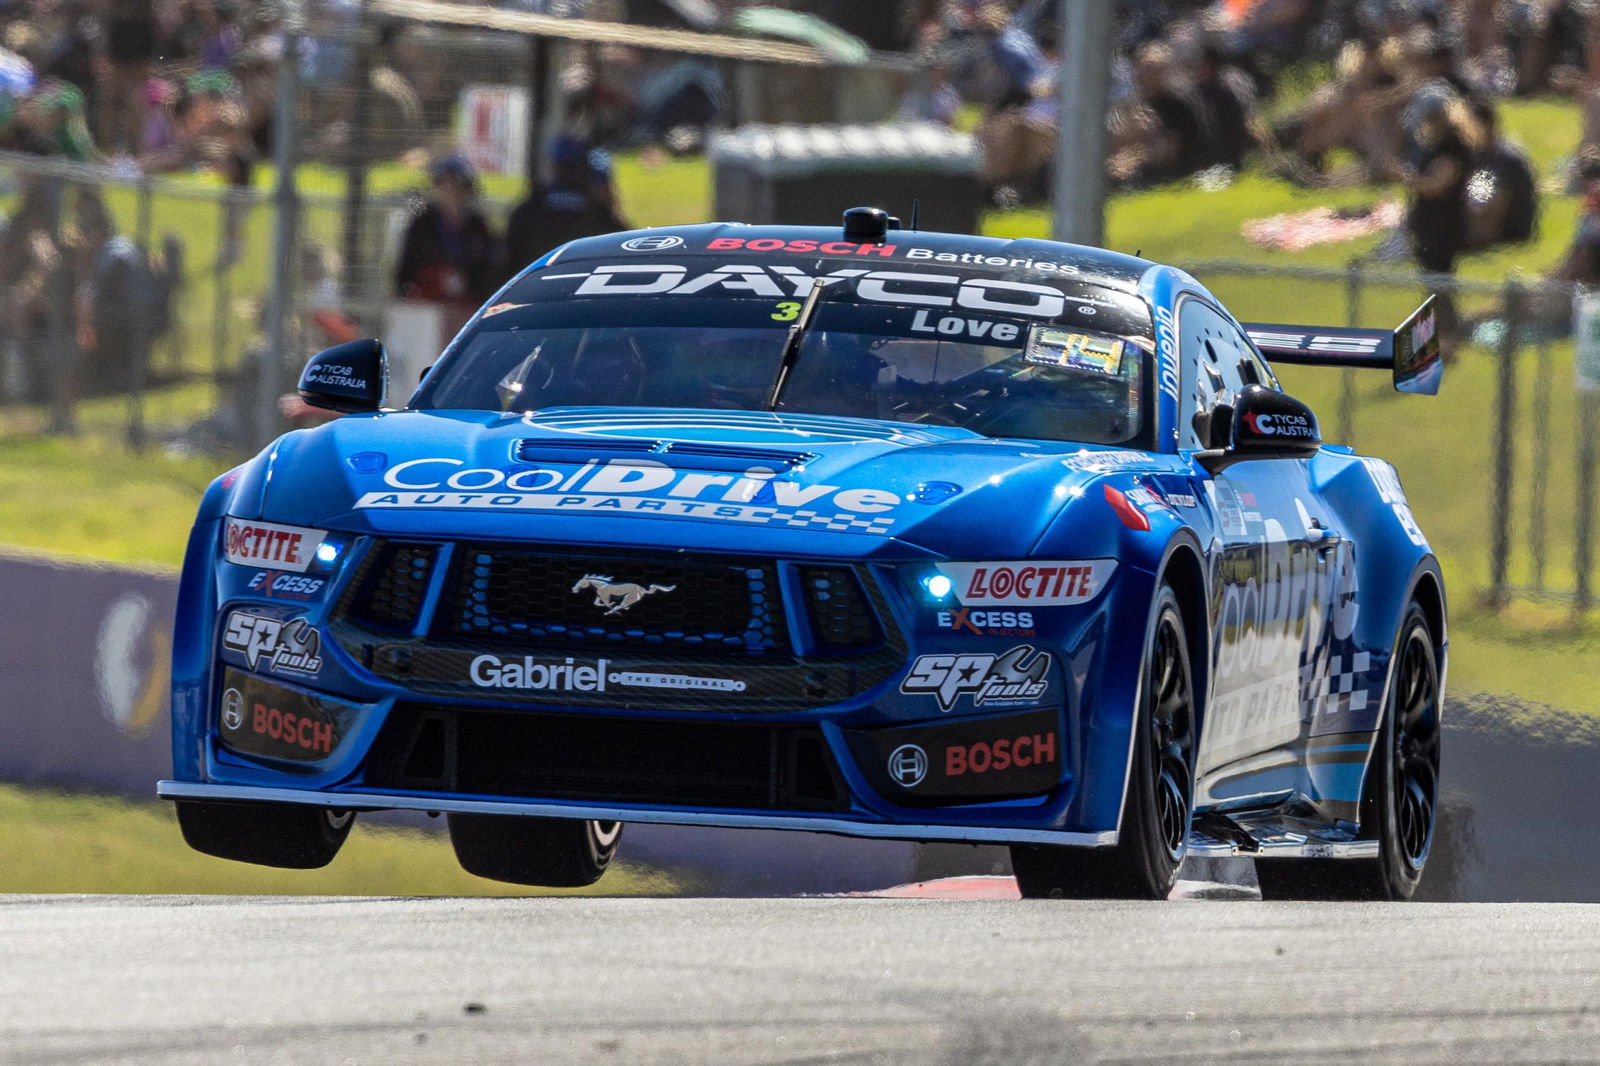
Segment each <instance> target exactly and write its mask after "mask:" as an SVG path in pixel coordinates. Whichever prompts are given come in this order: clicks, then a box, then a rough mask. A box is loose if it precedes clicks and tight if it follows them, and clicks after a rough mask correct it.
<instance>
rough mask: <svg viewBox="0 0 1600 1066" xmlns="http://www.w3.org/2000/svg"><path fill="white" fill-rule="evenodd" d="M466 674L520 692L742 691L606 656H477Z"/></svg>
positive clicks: (721, 681) (716, 680) (735, 684)
mask: <svg viewBox="0 0 1600 1066" xmlns="http://www.w3.org/2000/svg"><path fill="white" fill-rule="evenodd" d="M467 674H468V677H470V678H471V680H472V683H473V684H474V685H476V686H478V687H479V688H497V689H514V690H517V691H520V692H605V691H607V686H611V687H614V688H653V689H671V690H676V691H681V692H743V691H744V689H745V683H744V682H743V681H735V680H732V679H730V678H724V677H698V676H696V675H693V674H661V673H653V672H649V671H641V670H612V669H611V660H609V659H597V660H596V661H595V662H593V663H580V662H577V661H575V660H574V659H572V658H571V657H568V658H566V659H564V660H562V661H561V662H540V661H538V660H536V659H534V658H533V656H531V655H525V656H523V657H522V658H521V659H512V660H510V661H507V660H505V659H501V658H500V657H499V656H497V655H480V656H478V657H477V658H475V659H473V660H472V663H471V665H470V666H469V667H468V668H467Z"/></svg>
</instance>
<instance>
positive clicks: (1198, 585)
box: [1160, 536, 1211, 740]
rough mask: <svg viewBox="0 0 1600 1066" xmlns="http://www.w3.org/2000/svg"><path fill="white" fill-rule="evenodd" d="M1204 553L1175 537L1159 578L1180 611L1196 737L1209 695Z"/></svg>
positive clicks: (1191, 542) (1187, 539) (1186, 539)
mask: <svg viewBox="0 0 1600 1066" xmlns="http://www.w3.org/2000/svg"><path fill="white" fill-rule="evenodd" d="M1203 559H1204V553H1203V552H1202V551H1201V549H1200V545H1199V543H1198V542H1196V541H1194V540H1193V539H1192V538H1191V537H1187V536H1179V537H1174V538H1173V540H1172V543H1171V544H1169V545H1168V546H1167V551H1166V555H1165V556H1164V557H1163V559H1162V561H1161V571H1160V573H1161V577H1160V580H1161V581H1165V582H1167V583H1168V584H1170V585H1171V586H1172V591H1173V593H1174V594H1175V595H1176V596H1177V597H1178V606H1179V608H1180V609H1181V611H1182V612H1183V628H1184V633H1185V635H1186V636H1187V638H1188V641H1189V669H1190V670H1191V671H1192V674H1193V676H1192V677H1191V683H1192V684H1193V686H1194V694H1195V725H1196V739H1197V740H1198V734H1199V731H1200V729H1201V728H1203V726H1204V723H1205V717H1206V705H1207V703H1208V702H1209V698H1210V694H1211V616H1210V611H1209V610H1208V607H1207V604H1208V603H1209V596H1208V594H1207V589H1206V567H1205V563H1204V562H1203Z"/></svg>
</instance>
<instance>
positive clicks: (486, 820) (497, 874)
mask: <svg viewBox="0 0 1600 1066" xmlns="http://www.w3.org/2000/svg"><path fill="white" fill-rule="evenodd" d="M449 821H450V845H451V846H452V847H453V848H455V852H456V861H457V862H459V863H461V868H462V869H463V870H466V871H467V872H468V873H470V874H477V875H478V876H479V877H487V878H488V879H489V880H491V881H507V882H509V883H511V884H514V885H537V886H539V887H542V888H582V887H583V886H584V885H592V884H594V883H595V882H596V881H598V880H600V877H601V875H602V874H604V873H605V872H606V867H608V866H610V865H611V860H612V858H614V857H615V856H616V854H617V841H618V840H619V839H620V838H621V836H622V823H621V822H600V821H594V820H592V819H590V820H581V819H574V818H532V817H524V816H522V815H515V814H510V815H507V814H451V815H450V816H449Z"/></svg>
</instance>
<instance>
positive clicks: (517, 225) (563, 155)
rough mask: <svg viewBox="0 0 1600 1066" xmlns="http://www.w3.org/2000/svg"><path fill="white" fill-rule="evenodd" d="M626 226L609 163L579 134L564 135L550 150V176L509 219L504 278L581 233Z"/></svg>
mask: <svg viewBox="0 0 1600 1066" xmlns="http://www.w3.org/2000/svg"><path fill="white" fill-rule="evenodd" d="M627 228H628V224H627V223H626V222H624V221H623V220H622V218H621V216H619V215H618V214H617V208H616V193H615V190H614V189H613V188H612V185H611V172H610V168H609V166H606V165H604V163H603V161H602V158H601V157H599V156H598V153H595V152H593V151H591V150H590V148H589V145H588V144H587V143H586V142H585V141H583V140H582V139H581V138H579V137H575V136H572V135H569V134H564V135H562V136H560V137H557V138H556V140H555V143H554V144H552V145H551V149H550V180H549V181H546V182H541V183H539V184H538V185H535V186H534V187H533V188H532V189H530V190H529V192H528V197H527V199H525V200H523V201H522V202H521V203H520V204H518V205H517V206H516V207H515V208H514V209H512V212H511V218H510V220H509V221H507V223H506V263H505V270H504V274H505V276H506V277H508V278H509V277H511V276H512V275H514V274H516V273H518V272H520V271H521V270H522V269H523V268H524V267H526V266H527V265H528V264H529V263H532V262H533V261H534V260H536V259H538V258H539V257H540V256H542V255H544V254H545V253H546V252H548V251H550V250H552V249H554V248H558V247H560V246H561V245H563V244H565V243H567V242H568V241H575V240H577V239H578V238H579V237H593V236H595V235H596V234H600V233H615V232H616V231H617V230H624V229H627Z"/></svg>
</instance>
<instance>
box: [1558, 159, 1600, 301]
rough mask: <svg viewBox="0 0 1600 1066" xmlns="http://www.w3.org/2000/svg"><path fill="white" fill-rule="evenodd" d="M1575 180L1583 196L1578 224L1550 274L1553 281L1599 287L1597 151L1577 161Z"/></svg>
mask: <svg viewBox="0 0 1600 1066" xmlns="http://www.w3.org/2000/svg"><path fill="white" fill-rule="evenodd" d="M1578 180H1579V182H1580V183H1581V185H1582V187H1581V189H1580V193H1581V195H1582V197H1583V201H1582V205H1581V206H1580V208H1579V210H1578V225H1577V228H1576V229H1575V230H1574V231H1573V234H1572V243H1571V244H1570V245H1568V247H1567V254H1566V255H1565V256H1563V257H1562V259H1561V264H1560V265H1559V266H1557V267H1556V269H1555V270H1554V271H1552V272H1551V274H1550V276H1551V278H1552V279H1554V280H1556V281H1572V282H1576V283H1578V284H1579V285H1587V286H1590V287H1600V153H1590V154H1588V155H1585V156H1584V157H1583V158H1582V159H1580V160H1579V161H1578Z"/></svg>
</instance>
